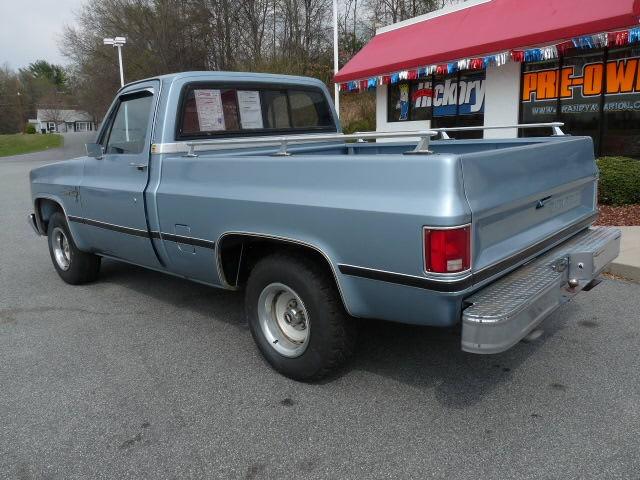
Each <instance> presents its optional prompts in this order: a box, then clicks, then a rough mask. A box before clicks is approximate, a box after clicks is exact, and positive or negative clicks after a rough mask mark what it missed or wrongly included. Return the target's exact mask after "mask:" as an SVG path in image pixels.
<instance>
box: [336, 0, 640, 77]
mask: <svg viewBox="0 0 640 480" xmlns="http://www.w3.org/2000/svg"><path fill="white" fill-rule="evenodd" d="M480 1H482V0H480ZM639 20H640V0H610V1H602V0H537V1H535V2H533V1H529V0H489V1H484V2H482V3H479V4H477V5H474V6H471V7H468V8H462V9H460V10H457V11H454V12H452V13H447V14H444V15H439V16H435V17H434V18H429V19H426V20H423V21H417V22H415V23H411V22H409V24H407V25H406V26H402V25H399V26H398V27H397V28H394V27H393V26H392V27H390V28H388V29H383V30H384V31H383V32H382V33H379V34H377V35H376V36H375V37H374V38H373V39H371V41H370V42H369V43H368V44H367V45H365V47H364V48H363V49H362V50H360V52H358V53H357V54H356V55H355V56H354V57H353V58H352V59H351V60H350V61H349V62H348V63H347V64H346V65H345V66H344V67H342V69H340V71H339V72H338V73H337V74H336V76H335V81H336V82H338V83H345V82H351V81H354V80H362V79H367V78H369V77H374V76H378V75H384V74H389V73H391V72H398V71H403V70H408V69H415V68H419V67H421V66H426V65H436V64H442V63H447V62H451V61H457V60H459V59H464V58H475V57H482V56H484V55H488V54H492V53H498V52H505V51H511V50H514V49H523V48H527V47H532V46H538V45H545V44H551V43H554V42H559V41H562V40H569V39H572V38H575V37H581V36H584V35H591V34H594V33H598V32H612V31H616V30H620V29H624V28H634V27H638V26H639Z"/></svg>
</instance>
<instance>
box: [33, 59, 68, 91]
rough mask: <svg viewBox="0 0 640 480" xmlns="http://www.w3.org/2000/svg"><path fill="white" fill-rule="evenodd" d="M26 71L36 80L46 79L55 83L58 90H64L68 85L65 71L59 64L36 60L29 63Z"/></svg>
mask: <svg viewBox="0 0 640 480" xmlns="http://www.w3.org/2000/svg"><path fill="white" fill-rule="evenodd" d="M27 71H28V72H29V73H30V74H31V75H32V76H33V78H36V79H38V80H47V81H48V82H50V83H51V84H53V85H55V86H56V87H57V89H58V90H65V89H66V88H67V85H68V78H67V73H66V72H65V70H64V68H63V67H61V66H60V65H55V64H53V63H49V62H47V61H46V60H38V61H36V62H33V63H30V64H29V66H28V67H27Z"/></svg>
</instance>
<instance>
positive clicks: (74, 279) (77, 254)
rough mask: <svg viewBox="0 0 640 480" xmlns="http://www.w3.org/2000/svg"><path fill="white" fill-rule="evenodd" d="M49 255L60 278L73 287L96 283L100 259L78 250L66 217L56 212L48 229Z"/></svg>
mask: <svg viewBox="0 0 640 480" xmlns="http://www.w3.org/2000/svg"><path fill="white" fill-rule="evenodd" d="M47 237H48V242H49V253H50V255H51V260H52V261H53V266H54V267H55V269H56V272H58V275H60V278H62V280H64V281H65V282H67V283H69V284H71V285H80V284H83V283H88V282H92V281H94V280H95V279H96V278H98V274H99V272H100V257H98V256H97V255H93V254H92V253H86V252H82V251H80V250H78V247H76V244H75V243H74V242H73V238H72V237H71V233H70V232H69V226H68V225H67V221H66V219H65V217H64V215H63V214H62V213H60V212H55V213H54V214H53V215H51V218H49V225H48V227H47Z"/></svg>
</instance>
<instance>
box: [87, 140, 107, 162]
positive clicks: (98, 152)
mask: <svg viewBox="0 0 640 480" xmlns="http://www.w3.org/2000/svg"><path fill="white" fill-rule="evenodd" d="M85 148H86V149H87V156H88V157H93V158H95V159H96V160H102V157H104V147H103V146H102V145H100V144H99V143H87V144H85Z"/></svg>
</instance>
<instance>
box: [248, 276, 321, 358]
mask: <svg viewBox="0 0 640 480" xmlns="http://www.w3.org/2000/svg"><path fill="white" fill-rule="evenodd" d="M258 319H259V322H260V328H261V329H262V333H263V334H264V336H265V337H266V339H267V341H268V342H269V344H270V345H271V346H272V347H273V349H274V350H276V351H277V352H278V353H280V354H281V355H283V356H285V357H290V358H293V357H299V356H300V355H302V354H303V353H304V351H305V350H306V349H307V345H308V343H309V333H310V332H309V328H310V326H309V315H308V314H307V310H306V308H305V306H304V304H303V303H302V300H301V299H300V297H299V296H298V294H297V293H296V292H294V291H293V290H292V289H291V288H289V287H287V286H286V285H284V284H282V283H272V284H270V285H267V286H266V287H265V288H264V290H262V293H260V297H259V298H258Z"/></svg>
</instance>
